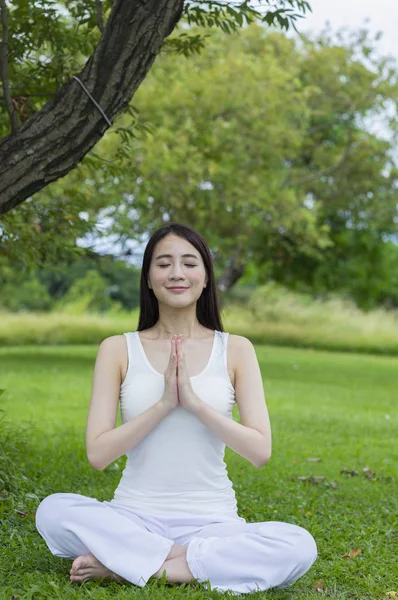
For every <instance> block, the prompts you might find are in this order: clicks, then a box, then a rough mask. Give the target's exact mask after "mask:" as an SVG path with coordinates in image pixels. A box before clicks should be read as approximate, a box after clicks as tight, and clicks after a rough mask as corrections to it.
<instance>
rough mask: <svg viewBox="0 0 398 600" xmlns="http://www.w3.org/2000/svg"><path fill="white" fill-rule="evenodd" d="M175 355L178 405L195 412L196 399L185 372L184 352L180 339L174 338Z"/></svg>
mask: <svg viewBox="0 0 398 600" xmlns="http://www.w3.org/2000/svg"><path fill="white" fill-rule="evenodd" d="M175 340H176V341H175V349H176V354H177V373H176V375H177V394H178V403H179V405H180V406H182V407H184V408H186V409H187V410H191V411H195V409H196V408H197V406H198V401H199V399H198V397H197V395H196V394H195V392H194V391H193V389H192V385H191V380H190V378H189V375H188V371H187V363H186V359H185V352H184V349H183V347H182V342H181V339H180V337H178V336H176V338H175Z"/></svg>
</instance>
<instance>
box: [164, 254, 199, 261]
mask: <svg viewBox="0 0 398 600" xmlns="http://www.w3.org/2000/svg"><path fill="white" fill-rule="evenodd" d="M181 256H182V257H184V258H185V257H190V258H196V259H197V258H198V257H197V256H196V254H182V255H181ZM158 258H173V257H172V255H171V254H159V256H157V257H156V258H155V260H158Z"/></svg>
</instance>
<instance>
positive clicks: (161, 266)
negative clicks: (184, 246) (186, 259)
mask: <svg viewBox="0 0 398 600" xmlns="http://www.w3.org/2000/svg"><path fill="white" fill-rule="evenodd" d="M169 266H170V265H158V267H160V268H161V269H163V267H169ZM185 267H196V265H185Z"/></svg>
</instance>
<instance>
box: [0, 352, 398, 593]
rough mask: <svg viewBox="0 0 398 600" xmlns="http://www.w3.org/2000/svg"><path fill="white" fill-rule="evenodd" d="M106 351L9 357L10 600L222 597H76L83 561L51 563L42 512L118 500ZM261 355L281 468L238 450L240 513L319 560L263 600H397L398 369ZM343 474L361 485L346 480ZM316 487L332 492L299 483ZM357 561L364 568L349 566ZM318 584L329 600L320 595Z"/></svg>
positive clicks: (154, 584)
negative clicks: (61, 495)
mask: <svg viewBox="0 0 398 600" xmlns="http://www.w3.org/2000/svg"><path fill="white" fill-rule="evenodd" d="M96 350H97V348H96V347H93V346H58V347H57V346H51V347H50V346H36V347H35V346H30V347H22V346H19V347H8V348H2V349H0V388H5V389H6V391H5V392H4V393H3V395H2V396H1V399H0V402H1V405H2V409H3V410H4V411H5V417H4V418H3V420H2V422H1V424H0V440H1V446H0V456H1V458H2V461H1V465H0V479H1V480H2V481H3V482H4V483H3V484H1V483H0V490H1V492H0V494H1V498H2V501H1V503H0V510H1V513H0V514H1V521H2V527H1V530H0V536H1V538H0V580H1V583H0V599H1V600H3V599H4V600H6V599H7V600H11V599H12V598H14V600H17V599H18V600H28V599H34V600H43V599H53V598H62V599H63V600H69V599H75V598H76V599H77V598H78V599H83V598H84V599H86V598H87V599H89V598H90V599H94V600H102V599H108V598H109V599H110V598H114V599H116V598H117V599H120V600H127V599H130V598H137V600H138V599H142V598H151V599H154V600H158V599H159V600H160V599H161V598H165V597H168V598H173V599H174V598H192V599H198V600H204V599H210V598H222V597H223V595H222V594H218V593H217V592H207V591H206V590H205V588H204V587H203V586H201V585H200V584H197V583H196V584H195V583H191V584H189V585H178V584H169V583H167V582H161V581H156V580H151V581H150V582H149V583H148V584H147V586H145V587H144V588H137V587H135V586H133V585H129V584H119V583H113V582H107V581H102V582H98V581H88V582H85V583H84V584H83V585H80V586H79V585H76V584H72V583H71V582H70V581H69V579H68V571H69V568H70V561H69V560H66V559H60V558H57V557H54V556H52V555H51V553H50V552H49V550H48V549H47V546H46V545H45V542H44V540H43V539H42V538H41V537H40V536H39V534H38V533H37V532H36V530H35V525H34V513H35V510H36V508H37V506H38V503H39V501H40V500H41V499H42V498H44V497H45V496H47V495H48V494H51V493H53V492H58V491H65V492H67V491H73V492H77V493H82V494H86V495H88V496H94V497H97V498H98V499H100V500H105V499H110V498H111V496H112V491H113V489H114V488H115V487H116V485H117V482H118V479H119V477H120V469H121V467H122V466H123V464H124V459H119V461H117V462H116V463H115V464H114V465H111V466H110V467H108V468H107V469H105V470H104V471H99V472H98V471H94V470H93V469H92V468H91V467H90V465H89V464H88V462H87V460H86V457H85V449H84V440H85V422H86V416H87V409H88V402H89V396H90V389H91V379H92V370H93V366H94V361H95V355H96ZM256 351H257V356H258V359H259V362H260V366H261V370H262V374H263V380H264V389H265V394H266V400H267V405H268V408H269V412H270V417H271V425H272V434H273V455H272V458H271V460H270V462H269V463H268V464H267V465H266V466H264V467H262V468H260V469H257V468H255V467H253V466H252V465H251V464H250V463H248V462H247V461H246V460H245V459H243V458H242V457H240V456H238V455H237V454H236V453H234V452H233V451H231V450H230V449H228V448H227V451H226V461H227V464H228V468H229V474H230V477H231V479H232V481H233V483H234V487H235V490H236V495H237V499H238V505H239V512H240V514H241V515H242V516H244V517H245V518H246V520H247V521H267V520H279V521H286V522H289V523H296V524H298V525H301V526H303V527H305V528H307V529H308V530H309V531H310V532H311V533H312V535H313V536H314V538H315V540H316V541H317V544H318V550H319V557H318V559H317V561H316V562H315V564H314V565H313V567H312V568H311V569H310V571H309V572H308V573H307V574H306V575H305V576H304V577H302V578H301V579H299V580H298V581H297V582H296V583H295V584H293V585H292V586H290V587H288V588H286V589H284V590H269V591H267V592H259V593H257V594H253V596H251V597H253V598H254V599H256V598H270V599H272V600H284V599H286V600H288V599H289V600H291V599H294V598H304V599H305V598H322V597H325V598H336V599H341V600H343V599H348V598H350V599H351V598H357V599H360V600H364V599H368V598H369V599H372V600H376V599H381V598H383V599H386V600H387V599H388V596H387V593H388V592H389V591H393V590H395V591H396V592H398V566H397V556H398V520H397V514H398V476H397V475H398V473H397V465H398V444H397V431H398V410H397V383H398V359H397V358H393V357H383V356H370V355H359V354H341V353H328V352H324V351H315V350H303V349H286V348H278V347H272V346H256ZM234 416H235V418H238V415H237V413H236V411H235V415H234ZM308 458H320V459H321V460H320V462H311V461H309V460H308ZM343 468H347V469H349V470H350V471H352V470H354V471H357V472H358V475H356V476H353V477H351V476H349V475H347V474H340V471H341V470H342V469H343ZM366 468H368V469H371V471H372V472H374V474H375V476H374V477H373V478H369V477H368V476H367V475H366V472H364V471H363V469H366ZM310 476H323V477H324V479H323V480H314V479H306V480H305V479H304V480H301V479H299V478H300V477H310ZM316 481H318V482H317V483H316ZM356 549H360V550H361V553H360V554H358V555H357V556H356V557H355V558H344V555H345V554H348V553H349V552H350V551H351V550H356ZM319 580H322V582H323V584H322V585H323V591H321V592H320V591H315V590H313V589H312V588H313V586H314V584H315V582H317V581H319ZM224 597H228V595H227V594H226V595H225V596H224Z"/></svg>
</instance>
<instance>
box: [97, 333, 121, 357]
mask: <svg viewBox="0 0 398 600" xmlns="http://www.w3.org/2000/svg"><path fill="white" fill-rule="evenodd" d="M125 348H126V340H125V336H124V335H123V334H121V335H111V336H109V337H107V338H105V339H103V340H102V342H101V343H100V345H99V349H100V350H102V351H103V352H112V353H113V352H115V351H122V350H124V349H125Z"/></svg>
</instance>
